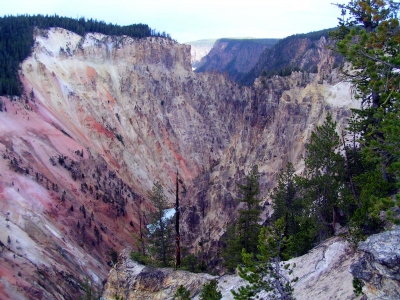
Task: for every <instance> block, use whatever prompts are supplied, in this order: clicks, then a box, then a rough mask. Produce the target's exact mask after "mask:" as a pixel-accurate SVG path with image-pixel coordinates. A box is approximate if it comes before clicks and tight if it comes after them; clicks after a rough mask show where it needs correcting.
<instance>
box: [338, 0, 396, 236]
mask: <svg viewBox="0 0 400 300" xmlns="http://www.w3.org/2000/svg"><path fill="white" fill-rule="evenodd" d="M338 6H339V7H340V8H341V9H342V19H341V22H340V24H339V25H340V26H339V28H338V30H337V31H336V33H335V34H334V35H333V37H334V38H335V39H336V40H337V43H336V51H337V52H339V53H340V54H342V55H343V56H344V57H345V58H346V60H347V61H348V62H350V63H351V67H350V70H349V72H344V75H346V76H347V78H348V79H349V80H350V81H351V82H352V83H353V86H354V87H355V91H356V97H357V98H359V99H360V100H361V102H362V108H361V109H358V110H354V111H353V113H354V115H353V119H354V122H353V124H352V127H351V130H352V131H353V132H354V134H355V135H357V136H359V139H358V141H357V142H358V144H359V148H360V151H361V154H362V155H361V159H360V160H359V162H360V163H359V165H361V166H362V170H361V172H358V174H357V175H356V176H354V184H355V186H356V187H355V189H354V190H358V194H357V196H358V199H357V200H358V201H357V202H358V203H357V204H358V209H357V211H356V212H355V217H354V218H353V221H354V222H355V223H356V226H359V227H360V228H362V229H363V230H364V231H366V232H368V231H369V232H371V230H373V228H374V227H375V228H376V227H377V226H379V222H380V221H379V218H378V216H379V213H380V211H381V210H387V209H389V208H390V207H391V206H393V205H394V203H393V201H391V199H390V197H391V196H393V194H395V193H398V188H399V181H400V162H399V157H400V146H399V145H400V135H399V133H400V118H399V111H400V74H399V72H398V70H399V68H400V29H399V20H398V18H397V13H398V11H399V9H400V3H398V1H391V0H379V1H378V0H362V1H354V0H353V1H350V2H349V3H348V4H341V5H338Z"/></svg>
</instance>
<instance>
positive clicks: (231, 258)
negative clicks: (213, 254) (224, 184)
mask: <svg viewBox="0 0 400 300" xmlns="http://www.w3.org/2000/svg"><path fill="white" fill-rule="evenodd" d="M259 177H260V175H259V173H258V167H257V166H254V167H253V168H252V169H251V171H250V172H249V174H248V175H246V177H245V182H246V183H245V184H238V185H237V186H238V189H239V194H240V195H241V197H240V198H239V199H238V201H239V202H242V203H244V208H243V209H240V210H239V216H238V219H237V221H236V222H235V223H234V224H233V225H231V226H228V228H227V233H226V238H225V240H226V242H227V247H226V249H224V251H223V253H222V256H223V258H224V261H225V262H224V264H225V266H226V267H227V268H228V271H232V270H233V269H234V268H235V267H236V266H237V264H238V263H241V261H242V258H241V255H240V253H241V251H242V249H246V251H247V252H250V253H257V237H258V234H259V232H260V225H259V224H258V222H259V221H260V214H261V209H260V201H261V199H260V198H258V195H259V193H260V189H259V183H258V180H259Z"/></svg>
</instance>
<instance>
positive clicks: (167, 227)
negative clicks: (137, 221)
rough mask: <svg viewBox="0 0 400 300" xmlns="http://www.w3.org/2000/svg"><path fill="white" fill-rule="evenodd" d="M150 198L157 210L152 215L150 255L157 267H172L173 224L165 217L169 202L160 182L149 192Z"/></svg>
mask: <svg viewBox="0 0 400 300" xmlns="http://www.w3.org/2000/svg"><path fill="white" fill-rule="evenodd" d="M148 197H149V200H150V201H151V203H152V204H153V206H154V208H155V211H154V212H153V213H151V214H150V220H151V221H150V222H151V224H150V225H149V231H150V235H149V244H150V245H151V246H150V253H151V254H152V256H153V258H154V260H155V264H156V265H161V266H162V267H167V266H170V264H171V261H172V255H173V236H172V227H173V224H172V222H171V220H169V219H167V218H166V217H165V210H166V209H168V202H167V197H166V196H165V194H164V189H163V187H162V185H161V183H160V182H158V181H157V182H156V183H154V186H153V188H152V190H151V191H149V192H148Z"/></svg>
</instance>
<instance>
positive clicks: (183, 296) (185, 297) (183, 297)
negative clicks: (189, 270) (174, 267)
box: [173, 285, 190, 300]
mask: <svg viewBox="0 0 400 300" xmlns="http://www.w3.org/2000/svg"><path fill="white" fill-rule="evenodd" d="M173 299H176V300H190V291H188V290H187V289H186V288H185V287H184V286H183V285H180V286H179V287H178V289H177V290H176V292H175V294H174V298H173Z"/></svg>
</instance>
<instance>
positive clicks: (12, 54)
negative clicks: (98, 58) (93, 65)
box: [0, 15, 171, 96]
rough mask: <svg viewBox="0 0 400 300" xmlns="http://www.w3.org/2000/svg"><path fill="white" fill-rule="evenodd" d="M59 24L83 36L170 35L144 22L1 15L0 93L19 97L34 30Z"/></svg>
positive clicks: (137, 36)
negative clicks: (21, 72)
mask: <svg viewBox="0 0 400 300" xmlns="http://www.w3.org/2000/svg"><path fill="white" fill-rule="evenodd" d="M35 27H37V28H39V29H48V28H50V27H62V28H64V29H67V30H69V31H72V32H75V33H76V34H79V35H81V36H84V35H85V34H86V33H88V32H98V33H102V34H106V35H127V36H130V37H132V38H144V37H149V36H158V37H165V38H171V37H170V36H169V34H166V33H165V32H162V33H159V32H156V31H155V30H153V29H151V28H150V27H149V26H148V25H146V24H132V25H127V26H119V25H115V24H112V23H106V22H104V21H97V20H94V19H85V18H84V17H81V18H77V19H73V18H68V17H60V16H58V15H52V16H49V15H46V16H44V15H34V16H29V15H19V16H4V17H1V18H0V96H7V95H10V96H21V95H22V93H23V91H22V85H21V83H20V81H19V78H18V66H19V64H20V63H21V62H22V61H23V60H24V59H25V58H27V57H28V56H29V54H30V53H31V49H32V46H33V43H34V39H33V30H34V28H35Z"/></svg>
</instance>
